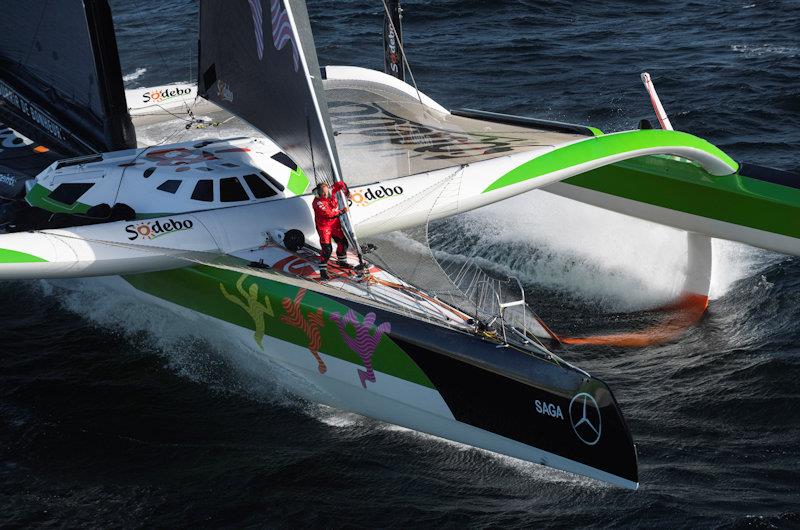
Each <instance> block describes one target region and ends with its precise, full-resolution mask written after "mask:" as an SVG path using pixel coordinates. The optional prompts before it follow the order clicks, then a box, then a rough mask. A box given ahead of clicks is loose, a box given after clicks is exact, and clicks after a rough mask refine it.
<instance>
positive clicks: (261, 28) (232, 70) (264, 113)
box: [198, 0, 341, 182]
mask: <svg viewBox="0 0 800 530" xmlns="http://www.w3.org/2000/svg"><path fill="white" fill-rule="evenodd" d="M199 46H200V49H199V53H198V56H199V59H198V60H199V69H198V93H199V94H200V95H201V96H202V97H204V98H206V99H208V100H210V101H212V102H214V103H216V104H217V105H219V106H221V107H223V108H225V109H226V110H228V111H230V112H232V113H233V114H236V115H237V116H239V117H240V118H242V119H243V120H245V121H247V122H248V123H250V124H251V125H253V126H254V127H255V128H257V129H259V130H260V131H262V132H263V133H264V134H266V135H267V136H268V137H270V138H271V139H272V140H273V141H274V142H275V143H277V144H278V145H279V146H280V147H281V148H282V149H283V150H284V151H285V152H286V154H287V155H289V157H290V158H292V160H293V161H294V163H295V164H297V165H298V166H299V167H300V168H301V169H302V170H303V171H304V172H305V174H306V175H308V176H309V177H311V178H313V179H314V180H316V181H317V182H330V181H336V180H340V177H341V172H340V168H339V161H338V156H337V153H336V145H335V143H334V141H333V131H332V129H331V126H330V119H329V118H328V106H327V102H326V100H325V93H324V91H323V89H322V81H321V79H320V69H319V62H318V60H317V53H316V50H315V48H314V38H313V36H312V34H311V24H310V22H309V19H308V11H307V10H306V5H305V2H304V1H303V0H247V1H245V0H236V1H230V0H201V2H200V43H199Z"/></svg>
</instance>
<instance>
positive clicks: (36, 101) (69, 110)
mask: <svg viewBox="0 0 800 530" xmlns="http://www.w3.org/2000/svg"><path fill="white" fill-rule="evenodd" d="M2 7H3V9H2V14H1V15H0V119H2V120H3V121H4V122H5V123H6V124H8V125H10V126H11V127H14V128H15V129H16V130H18V131H19V132H21V133H22V134H25V135H26V136H28V137H29V138H31V139H32V140H34V141H37V142H41V143H43V144H45V145H47V146H50V147H54V148H57V149H58V150H59V151H60V152H62V153H63V154H83V153H92V152H98V151H114V150H118V149H128V148H132V147H136V134H135V131H134V129H133V124H132V123H131V118H130V116H129V115H128V111H127V105H126V102H125V92H124V89H123V86H122V73H121V70H120V65H119V57H118V55H117V41H116V37H115V35H114V24H113V20H112V18H111V9H110V8H109V6H108V2H107V0H83V1H81V0H63V1H58V2H26V1H24V0H6V1H4V2H3V5H2Z"/></svg>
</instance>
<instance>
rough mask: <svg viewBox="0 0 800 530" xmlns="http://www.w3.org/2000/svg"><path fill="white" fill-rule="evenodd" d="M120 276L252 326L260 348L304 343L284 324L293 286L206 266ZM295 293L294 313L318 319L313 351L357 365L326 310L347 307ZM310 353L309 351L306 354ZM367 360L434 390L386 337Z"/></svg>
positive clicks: (302, 335) (314, 295) (153, 291)
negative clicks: (266, 343) (268, 343)
mask: <svg viewBox="0 0 800 530" xmlns="http://www.w3.org/2000/svg"><path fill="white" fill-rule="evenodd" d="M123 278H124V279H125V280H126V281H127V282H128V283H130V284H131V285H132V286H133V287H135V288H136V289H138V290H140V291H143V292H145V293H148V294H151V295H153V296H156V297H158V298H162V299H164V300H167V301H169V302H172V303H175V304H178V305H180V306H183V307H187V308H189V309H192V310H194V311H197V312H199V313H203V314H205V315H208V316H211V317H214V318H217V319H219V320H224V321H225V322H230V323H231V324H235V325H237V326H240V327H242V328H245V329H251V330H253V333H254V335H253V338H254V341H255V343H256V344H257V345H258V346H261V339H262V338H263V336H265V335H268V336H271V337H275V338H277V339H280V340H283V341H286V342H290V343H293V344H297V345H299V346H303V347H309V346H310V340H309V335H308V333H307V332H306V331H304V330H303V329H301V328H300V327H295V326H294V325H290V324H288V323H287V319H290V318H291V314H292V311H291V309H290V307H291V303H292V302H294V301H295V300H297V297H298V293H300V289H298V288H297V287H295V286H292V285H287V284H284V283H281V282H277V281H273V280H269V279H266V278H260V277H254V276H249V275H247V274H241V273H238V272H233V271H229V270H226V269H217V268H215V267H208V266H195V267H187V268H183V269H175V270H169V271H162V272H151V273H145V274H135V275H128V276H123ZM300 296H301V302H300V315H302V317H303V321H305V322H313V321H314V320H315V319H317V318H319V320H318V321H319V322H321V324H322V325H321V327H320V328H319V335H318V336H319V340H320V342H319V344H318V345H317V346H316V347H317V350H318V351H322V352H324V353H325V354H327V355H331V356H334V357H337V358H339V359H342V360H345V361H349V362H351V363H353V364H356V365H363V364H364V361H363V359H362V358H361V357H360V356H359V354H358V353H356V352H355V351H353V350H352V349H351V348H350V347H349V346H348V345H347V344H346V343H345V341H344V338H343V337H342V335H341V332H340V329H339V327H338V326H337V325H336V323H335V322H334V320H333V319H332V318H331V315H332V314H338V315H337V316H338V317H339V319H340V320H342V318H341V317H344V316H345V315H346V314H347V312H348V307H347V306H345V305H343V304H341V303H339V302H337V301H335V300H333V299H331V298H329V297H327V296H324V295H321V294H319V293H316V292H313V291H307V292H305V294H303V293H300ZM295 314H296V313H295ZM316 315H320V317H321V318H320V317H317V316H316ZM356 316H357V318H358V321H359V322H364V317H365V315H356ZM378 324H380V323H378V322H375V323H374V325H372V326H371V329H370V335H374V334H375V333H376V326H377V325H378ZM346 329H347V332H348V334H349V335H350V336H351V337H353V336H354V334H355V330H354V328H353V326H352V324H351V325H349V326H348V327H347V328H346ZM311 355H312V354H311V353H309V358H310V357H311ZM371 362H372V367H373V368H374V370H376V371H378V372H382V373H385V374H389V375H392V376H395V377H399V378H401V379H404V380H406V381H410V382H412V383H416V384H419V385H422V386H426V387H428V388H434V386H433V383H431V381H430V379H428V377H427V376H426V375H425V374H424V373H423V372H422V370H420V368H419V367H418V366H417V365H416V363H414V361H412V360H411V358H410V357H408V355H407V354H406V353H405V352H404V351H403V350H402V349H400V347H399V346H397V345H396V344H395V343H394V342H393V341H392V340H391V339H390V338H389V337H388V336H387V335H382V336H381V338H380V340H379V342H378V344H377V348H376V349H375V352H374V354H373V355H372V358H371ZM320 371H322V370H320ZM356 380H357V379H356ZM362 384H363V383H362Z"/></svg>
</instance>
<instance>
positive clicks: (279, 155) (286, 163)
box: [272, 152, 297, 171]
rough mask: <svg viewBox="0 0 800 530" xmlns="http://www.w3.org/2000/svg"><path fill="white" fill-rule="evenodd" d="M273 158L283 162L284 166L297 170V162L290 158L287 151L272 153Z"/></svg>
mask: <svg viewBox="0 0 800 530" xmlns="http://www.w3.org/2000/svg"><path fill="white" fill-rule="evenodd" d="M272 159H273V160H274V161H275V162H280V163H281V164H283V165H284V166H286V167H288V168H289V169H291V170H292V171H297V164H295V163H294V162H293V161H292V159H291V158H289V155H287V154H286V153H283V152H281V153H275V154H274V155H272Z"/></svg>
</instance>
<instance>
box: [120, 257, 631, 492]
mask: <svg viewBox="0 0 800 530" xmlns="http://www.w3.org/2000/svg"><path fill="white" fill-rule="evenodd" d="M115 278H116V279H118V278H123V279H124V282H121V281H119V280H116V281H115V285H116V286H117V287H118V288H119V289H122V290H128V291H129V292H130V290H131V289H133V290H134V291H135V293H136V294H137V296H139V297H141V298H142V299H144V300H145V301H147V302H149V303H153V304H158V305H161V306H164V307H166V308H168V309H170V310H171V311H172V312H181V311H186V310H189V311H191V312H193V313H194V315H195V316H196V315H201V317H202V318H204V319H206V320H207V321H208V322H209V323H210V324H211V325H214V326H216V327H218V328H219V329H220V330H222V332H223V333H225V335H226V337H227V338H228V340H229V341H231V342H232V343H237V344H240V345H242V346H244V347H245V348H247V349H248V350H249V351H251V352H252V353H254V354H255V355H256V356H257V357H258V358H260V359H263V360H265V361H268V362H274V363H277V364H279V365H280V366H282V367H284V368H286V369H288V370H290V371H291V372H293V373H294V374H296V375H297V376H299V377H300V378H302V379H303V380H304V381H306V382H308V383H309V384H310V385H311V386H312V387H313V388H314V389H315V390H317V392H315V393H314V399H315V400H316V401H320V402H323V403H326V404H329V405H331V406H334V407H337V408H340V409H343V410H347V411H352V412H355V413H358V414H362V415H364V416H368V417H371V418H374V419H377V420H381V421H385V422H388V423H392V424H395V425H399V426H402V427H406V428H409V429H413V430H415V431H419V432H423V433H428V434H431V435H435V436H439V437H442V438H445V439H448V440H452V441H456V442H460V443H464V444H468V445H471V446H475V447H479V448H482V449H486V450H488V451H492V452H496V453H500V454H503V455H508V456H511V457H514V458H518V459H521V460H526V461H530V462H534V463H537V464H542V465H545V466H548V467H552V468H556V469H560V470H563V471H567V472H571V473H576V474H579V475H584V476H587V477H591V478H594V479H598V480H602V481H605V482H608V483H611V484H615V485H618V486H622V487H626V488H637V487H638V471H637V456H636V449H635V446H634V444H633V442H632V438H631V436H630V433H629V431H628V428H627V425H626V423H625V420H624V418H623V416H622V413H621V411H620V409H619V407H618V405H617V402H616V400H615V399H614V396H613V394H612V393H611V391H610V389H609V388H608V386H607V385H606V384H605V383H604V382H602V381H600V380H599V379H597V378H594V377H591V376H589V375H588V374H587V373H585V372H583V371H582V370H580V369H578V368H575V367H573V366H571V365H569V364H568V363H565V362H563V361H561V360H560V359H558V358H557V357H555V356H547V355H532V354H531V352H529V351H525V350H522V349H517V348H515V347H508V346H505V347H501V346H499V345H498V342H497V341H494V340H491V339H490V338H489V337H486V336H484V337H481V336H479V335H476V334H474V333H468V332H465V331H462V330H457V329H453V328H448V327H444V326H436V325H431V324H430V323H426V322H421V321H420V320H419V319H415V318H410V317H409V316H406V315H403V314H399V313H397V312H394V311H389V310H384V309H382V308H378V307H374V306H366V305H363V304H360V303H356V302H354V301H353V300H350V299H346V298H340V297H337V296H332V295H330V294H328V293H325V294H322V293H320V292H315V291H313V290H310V289H307V288H306V287H305V286H304V287H298V286H297V285H291V284H289V283H281V282H280V281H276V280H275V279H266V278H263V277H259V276H249V275H246V274H240V273H239V272H238V271H237V272H233V271H230V270H225V269H221V268H214V267H210V266H196V267H189V268H183V269H175V270H170V271H162V272H154V273H145V274H138V275H128V276H124V277H115ZM292 283H294V282H292Z"/></svg>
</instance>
